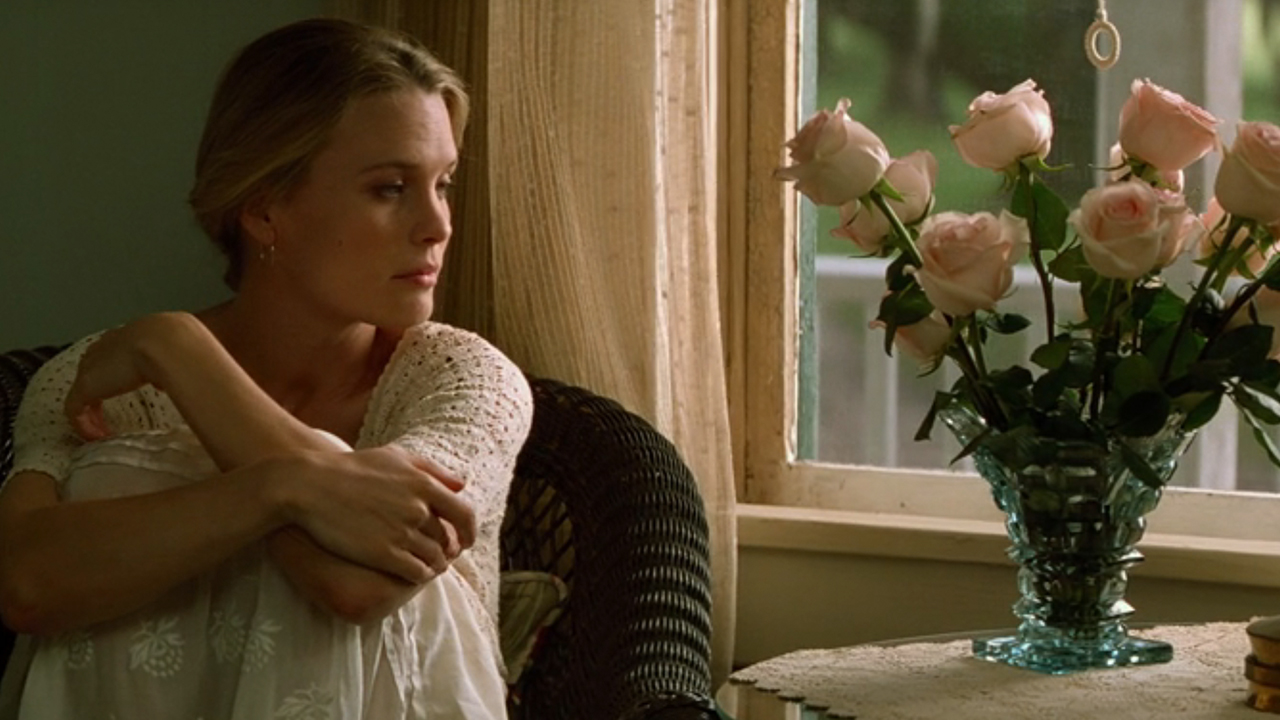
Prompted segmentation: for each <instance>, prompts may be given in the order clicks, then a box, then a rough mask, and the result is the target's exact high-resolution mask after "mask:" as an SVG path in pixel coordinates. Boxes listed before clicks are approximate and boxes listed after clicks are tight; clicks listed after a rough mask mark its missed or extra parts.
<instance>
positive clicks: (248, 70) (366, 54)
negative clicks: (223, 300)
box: [189, 19, 469, 289]
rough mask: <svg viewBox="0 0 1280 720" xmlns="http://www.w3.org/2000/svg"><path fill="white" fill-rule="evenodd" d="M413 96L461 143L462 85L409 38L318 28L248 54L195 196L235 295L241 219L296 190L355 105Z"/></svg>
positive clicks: (267, 38) (220, 92)
mask: <svg viewBox="0 0 1280 720" xmlns="http://www.w3.org/2000/svg"><path fill="white" fill-rule="evenodd" d="M411 88H417V89H420V90H423V91H425V92H428V93H439V94H440V95H441V97H443V98H444V102H445V107H446V108H447V109H448V111H449V118H450V121H451V124H452V127H453V136H454V141H455V142H457V143H458V144H461V143H462V133H463V129H464V127H465V126H466V122H467V113H468V109H469V102H468V99H467V94H466V91H465V90H464V88H463V84H462V81H461V80H460V79H459V78H458V76H457V75H456V74H455V73H454V72H453V71H452V70H450V69H449V68H448V67H446V66H445V65H444V64H443V63H441V62H440V61H439V60H437V59H436V58H435V57H434V56H432V55H431V53H429V52H428V51H427V50H426V49H425V48H423V47H422V45H420V44H419V43H418V42H417V41H416V40H414V39H413V38H411V37H409V36H408V35H405V34H402V33H398V32H393V31H390V30H386V29H383V28H376V27H369V26H365V25H358V24H356V23H352V22H347V21H345V20H335V19H312V20H303V21H301V22H297V23H293V24H291V25H286V26H284V27H282V28H279V29H277V30H274V31H272V32H270V33H267V34H266V35H264V36H262V37H260V38H258V39H257V40H255V41H253V42H252V43H250V44H249V45H247V46H246V47H245V48H244V49H243V50H241V51H240V53H239V54H238V55H237V56H236V57H235V59H234V60H232V62H231V64H230V65H228V66H227V69H226V70H225V71H224V72H223V74H222V78H221V79H220V80H219V82H218V87H217V90H216V91H215V92H214V96H213V102H212V104H211V105H210V108H209V115H208V118H207V119H206V121H205V127H204V135H203V136H202V137H201V139H200V149H199V151H198V152H197V155H196V179H195V185H194V186H193V187H192V189H191V194H190V196H189V200H190V203H191V207H192V209H193V210H194V211H195V215H196V219H197V220H198V221H199V223H200V226H201V227H202V228H203V229H204V232H205V233H206V234H207V235H208V236H209V238H210V239H212V240H213V242H214V244H215V245H217V246H218V249H219V250H221V251H222V253H223V254H224V255H226V256H227V262H228V265H227V271H226V273H225V274H224V275H223V279H224V280H225V281H226V283H227V285H228V286H230V287H231V288H232V289H235V288H237V287H238V286H239V283H240V276H241V271H242V255H241V253H242V248H241V245H242V241H241V232H240V215H241V213H242V212H243V210H244V209H245V207H246V206H247V205H248V203H251V202H255V201H258V200H270V199H272V198H277V197H280V196H282V195H284V194H286V193H288V192H289V191H290V190H291V189H293V188H294V187H295V186H296V185H297V183H298V182H299V181H300V180H302V178H303V177H305V175H306V172H307V169H308V168H309V167H310V165H311V161H312V159H313V158H314V157H315V156H316V153H318V152H319V151H320V149H321V148H322V147H323V145H324V143H325V140H326V139H327V138H328V136H329V133H330V132H331V131H332V130H333V128H334V126H336V125H337V124H338V121H339V120H340V119H341V118H342V115H343V113H344V112H345V111H346V109H347V107H348V106H349V105H350V104H351V103H352V102H353V101H354V100H357V99H359V98H361V97H365V96H368V95H371V94H374V93H381V92H391V91H397V90H405V89H411Z"/></svg>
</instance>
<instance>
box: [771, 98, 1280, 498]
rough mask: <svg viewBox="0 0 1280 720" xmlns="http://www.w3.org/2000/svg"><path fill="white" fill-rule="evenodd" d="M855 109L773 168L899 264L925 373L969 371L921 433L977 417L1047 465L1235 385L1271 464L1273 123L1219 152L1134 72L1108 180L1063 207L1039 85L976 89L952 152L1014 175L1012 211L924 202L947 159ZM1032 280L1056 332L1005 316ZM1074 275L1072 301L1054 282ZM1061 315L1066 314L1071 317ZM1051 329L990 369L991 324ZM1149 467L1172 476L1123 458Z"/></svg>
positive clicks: (1019, 461)
mask: <svg viewBox="0 0 1280 720" xmlns="http://www.w3.org/2000/svg"><path fill="white" fill-rule="evenodd" d="M848 107H849V101H848V100H842V101H841V102H840V103H839V105H838V106H837V107H836V109H835V110H834V111H827V110H823V111H821V112H819V113H817V114H816V115H815V116H814V117H813V118H811V119H810V120H809V121H808V122H807V123H805V125H804V126H803V128H802V129H801V130H800V132H799V133H798V134H797V135H796V136H795V137H794V138H793V139H791V140H790V141H789V142H788V143H787V147H788V148H789V149H790V154H791V160H792V164H790V165H788V166H786V167H783V168H780V169H779V170H778V171H777V176H778V177H779V178H781V179H785V180H792V181H795V185H796V189H797V190H798V191H799V192H801V193H802V194H804V195H805V196H807V197H808V198H809V199H810V200H812V201H813V202H814V203H816V204H818V205H829V206H837V207H839V209H840V218H841V225H840V227H839V228H836V229H835V230H833V231H832V234H834V235H837V236H841V237H845V238H848V239H849V240H851V241H852V242H853V243H854V244H856V245H857V246H858V247H859V248H860V249H861V250H863V251H865V252H866V253H868V254H870V255H874V256H878V257H885V258H891V263H890V264H889V266H888V269H887V271H886V276H885V283H886V293H885V295H884V298H883V300H882V302H881V304H880V308H879V314H878V318H877V321H876V324H877V325H878V326H882V327H883V328H884V330H885V333H886V336H885V349H886V352H890V351H891V349H892V347H893V346H894V345H895V344H896V345H897V347H898V348H899V349H900V350H903V351H905V352H908V353H910V354H911V355H913V356H915V357H917V358H919V359H920V360H921V361H922V362H923V363H924V364H925V366H926V371H932V370H933V369H936V368H937V367H938V366H939V364H940V363H942V362H943V361H946V360H949V361H952V362H954V363H956V365H957V366H958V368H959V370H960V372H961V374H960V378H959V380H958V381H957V382H956V384H955V385H954V386H953V387H952V388H950V389H949V390H948V391H946V392H940V393H938V395H937V396H936V397H935V399H934V402H933V405H932V407H931V409H930V411H929V412H928V414H927V416H926V417H925V419H924V422H923V423H922V425H921V428H920V430H919V432H918V433H917V439H921V438H926V437H928V436H929V434H930V432H931V428H932V426H933V423H934V420H935V418H936V417H937V414H938V413H939V411H942V410H944V409H946V408H948V407H955V406H960V407H964V408H967V409H968V410H970V411H973V412H976V413H977V414H978V415H979V416H980V417H981V419H982V421H983V423H984V424H985V430H984V431H983V432H981V433H980V434H978V435H977V437H975V438H973V439H972V440H971V441H970V442H968V443H967V444H966V447H965V448H964V450H963V451H962V452H961V457H963V456H964V455H967V454H968V453H971V452H973V451H974V450H975V449H977V448H979V447H982V448H985V449H986V450H987V451H989V452H990V453H991V454H992V455H993V456H995V457H996V458H997V459H999V460H1000V461H1002V462H1003V463H1004V464H1006V465H1007V466H1009V467H1010V468H1012V469H1014V470H1018V469H1021V468H1023V467H1026V466H1028V465H1031V464H1033V463H1035V462H1036V461H1037V452H1036V440H1037V439H1039V438H1049V439H1052V440H1055V441H1084V442H1088V443H1092V444H1096V445H1099V446H1101V447H1107V446H1108V444H1109V443H1111V442H1112V441H1113V440H1115V439H1117V438H1146V437H1151V436H1155V435H1157V434H1159V433H1162V432H1167V431H1170V430H1174V431H1180V432H1187V433H1189V432H1191V431H1194V430H1195V429H1196V428H1198V427H1200V426H1202V425H1204V424H1205V423H1206V422H1208V421H1209V420H1210V419H1211V418H1212V417H1213V416H1214V415H1215V414H1216V413H1217V411H1218V409H1219V407H1220V406H1221V404H1222V400H1223V398H1224V397H1229V398H1230V399H1231V400H1232V401H1234V403H1235V405H1236V406H1237V407H1238V408H1239V409H1240V412H1241V414H1242V416H1243V417H1244V419H1245V421H1246V422H1247V423H1248V424H1249V425H1250V426H1251V427H1252V428H1253V434H1254V436H1255V437H1256V438H1257V440H1258V441H1259V442H1260V443H1261V444H1262V446H1263V447H1264V448H1265V449H1266V452H1267V454H1268V455H1269V457H1270V458H1271V460H1272V462H1274V463H1276V464H1277V465H1280V449H1278V448H1277V447H1276V446H1275V444H1274V443H1273V442H1272V440H1271V438H1270V436H1269V435H1268V434H1267V433H1266V432H1264V426H1266V425H1273V424H1276V423H1280V391H1278V390H1277V386H1280V361H1277V359H1276V358H1277V356H1280V333H1277V332H1275V331H1274V327H1275V326H1276V325H1277V324H1280V262H1271V258H1272V253H1273V247H1274V245H1275V239H1276V236H1277V234H1280V127H1277V126H1275V125H1272V124H1270V123H1264V122H1241V123H1239V124H1238V126H1237V133H1236V137H1235V140H1234V142H1233V143H1232V144H1231V146H1230V147H1229V148H1225V147H1224V146H1223V145H1222V142H1221V140H1220V139H1219V136H1218V132H1217V126H1218V124H1219V121H1218V120H1217V119H1216V118H1214V117H1213V116H1212V115H1210V114H1209V113H1208V112H1206V111H1205V110H1204V109H1202V108H1200V107H1197V106H1196V105H1194V104H1192V103H1190V102H1188V101H1187V100H1185V99H1184V98H1182V97H1181V96H1180V95H1178V94H1176V93H1174V92H1171V91H1169V90H1166V89H1164V88H1161V87H1159V86H1157V85H1155V84H1153V83H1151V82H1149V81H1145V80H1137V81H1134V83H1133V85H1132V93H1131V95H1130V97H1129V98H1128V100H1127V101H1126V103H1125V104H1124V106H1123V108H1122V109H1121V112H1120V126H1119V137H1118V142H1117V143H1116V145H1115V147H1113V149H1112V163H1111V167H1108V168H1105V171H1106V173H1107V180H1106V182H1105V184H1102V185H1100V186H1098V187H1095V188H1093V189H1091V190H1089V191H1088V192H1086V193H1085V194H1084V196H1083V197H1082V198H1081V199H1080V202H1079V206H1078V207H1077V208H1075V209H1069V208H1068V207H1067V205H1066V204H1065V203H1064V202H1063V200H1062V199H1061V198H1060V197H1059V196H1058V195H1057V194H1056V193H1055V192H1054V191H1053V190H1052V189H1050V188H1049V186H1048V185H1046V184H1045V183H1044V182H1043V180H1042V178H1043V177H1045V176H1046V173H1049V172H1052V171H1053V169H1052V168H1050V167H1048V166H1047V165H1046V164H1045V158H1046V157H1047V155H1048V153H1049V148H1050V144H1051V142H1052V139H1053V119H1052V113H1051V111H1050V106H1049V103H1048V102H1047V101H1046V100H1045V98H1044V97H1043V92H1042V91H1040V90H1038V89H1037V88H1036V85H1035V83H1034V82H1033V81H1031V80H1028V81H1026V82H1023V83H1022V84H1020V85H1018V86H1016V87H1014V88H1012V89H1011V90H1010V91H1009V92H1007V93H1005V94H1003V95H1000V94H995V93H991V92H987V93H983V94H982V95H981V96H979V97H978V98H976V99H975V100H973V102H972V103H971V104H970V106H969V117H968V119H967V121H966V122H965V123H964V124H962V125H954V126H951V128H950V133H951V138H952V141H953V142H954V145H955V147H956V150H957V151H958V152H959V154H960V157H961V158H962V159H963V160H964V161H965V162H967V163H969V164H970V165H974V166H977V167H980V168H987V169H990V170H992V171H994V172H997V173H1002V174H1003V175H1004V178H1005V187H1006V191H1007V192H1009V194H1010V200H1009V206H1008V210H1005V211H1003V212H1001V213H1000V215H999V216H996V215H993V214H991V213H987V212H979V213H975V214H965V213H960V212H940V213H936V214H932V213H931V210H932V205H933V184H934V180H935V178H936V177H937V171H938V167H937V162H936V160H935V158H934V157H933V156H932V155H931V154H930V153H928V152H927V151H917V152H913V153H911V154H908V155H905V156H903V157H899V158H896V159H895V158H893V157H892V156H891V155H890V153H889V151H888V149H887V148H886V147H885V145H884V143H883V142H881V140H880V139H879V138H878V137H876V135H875V134H874V133H873V132H872V131H871V130H869V129H868V128H866V127H865V126H863V125H862V124H861V123H858V122H856V121H854V120H853V119H851V118H850V117H849V116H848V114H847V111H848ZM1210 152H1221V153H1222V154H1223V157H1222V163H1221V166H1220V169H1219V172H1218V174H1217V177H1216V180H1215V184H1214V195H1215V197H1214V198H1213V199H1212V200H1211V201H1210V202H1209V203H1208V210H1207V211H1206V212H1205V214H1203V215H1197V214H1196V213H1195V212H1194V211H1193V210H1192V209H1190V207H1189V206H1188V204H1187V200H1186V198H1185V197H1184V195H1183V193H1182V190H1183V169H1184V168H1185V167H1187V166H1189V165H1190V164H1191V163H1194V162H1196V161H1198V160H1200V159H1201V158H1203V157H1204V156H1205V155H1207V154H1208V153H1210ZM1185 251H1192V252H1194V254H1195V260H1194V262H1195V263H1196V264H1197V265H1198V266H1199V267H1200V272H1199V277H1198V278H1197V279H1195V280H1194V281H1186V282H1182V283H1176V282H1172V281H1169V280H1167V279H1166V278H1165V277H1163V276H1162V271H1163V270H1164V269H1165V268H1167V267H1169V266H1170V265H1171V264H1173V263H1174V261H1175V260H1177V259H1178V258H1179V257H1180V256H1181V255H1182V254H1183V253H1184V252H1185ZM1024 259H1025V260H1027V261H1029V263H1030V265H1031V266H1032V267H1033V268H1034V269H1035V273H1036V275H1037V277H1038V280H1039V286H1040V290H1041V292H1042V294H1043V303H1044V311H1045V316H1044V327H1043V328H1040V329H1038V330H1036V329H1033V328H1032V327H1031V326H1032V324H1033V323H1032V321H1031V320H1029V319H1028V318H1026V317H1023V316H1020V315H1017V314H1013V313H1005V312H1001V311H1000V302H1001V300H1002V299H1003V298H1004V297H1005V296H1006V295H1007V294H1008V293H1009V292H1010V289H1011V285H1012V282H1013V266H1014V265H1015V264H1016V263H1018V262H1020V261H1023V260H1024ZM1059 283H1070V284H1074V285H1076V286H1078V290H1079V302H1078V303H1073V307H1071V308H1065V309H1064V308H1058V307H1055V303H1054V286H1055V285H1056V284H1059ZM1064 310H1065V312H1064ZM1021 332H1036V333H1040V334H1041V335H1042V337H1043V341H1042V342H1039V344H1038V345H1037V346H1035V348H1034V350H1033V351H1032V352H1031V354H1030V361H1029V363H1028V364H1026V365H1013V366H1011V367H1000V368H997V367H990V366H988V364H987V362H986V354H985V353H984V347H985V346H986V344H987V342H988V340H989V338H990V337H991V335H993V334H1013V333H1021ZM1124 461H1125V463H1126V465H1127V466H1128V467H1129V469H1130V470H1131V471H1132V472H1133V473H1134V474H1135V475H1136V476H1137V477H1139V478H1140V479H1143V480H1144V481H1145V482H1149V483H1151V484H1158V483H1160V482H1162V479H1161V478H1160V477H1159V475H1158V474H1156V473H1155V472H1153V471H1152V469H1151V467H1150V466H1148V465H1147V463H1146V462H1145V461H1144V460H1143V458H1142V457H1141V455H1139V454H1137V453H1133V452H1126V453H1124Z"/></svg>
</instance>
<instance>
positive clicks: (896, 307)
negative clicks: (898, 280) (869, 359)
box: [876, 282, 933, 355]
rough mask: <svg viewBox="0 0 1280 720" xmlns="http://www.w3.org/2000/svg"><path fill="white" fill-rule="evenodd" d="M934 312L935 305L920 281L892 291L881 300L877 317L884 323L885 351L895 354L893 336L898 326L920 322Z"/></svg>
mask: <svg viewBox="0 0 1280 720" xmlns="http://www.w3.org/2000/svg"><path fill="white" fill-rule="evenodd" d="M932 312H933V305H932V304H931V303H930V302H929V298H927V297H925V294H924V290H922V289H921V288H920V285H919V284H918V283H914V282H913V283H911V284H910V285H908V286H907V287H905V288H903V289H902V290H899V291H897V292H890V293H889V294H888V295H885V296H884V297H883V298H882V299H881V300H880V312H879V313H878V314H877V315H876V319H877V320H879V321H880V322H882V323H884V325H885V328H884V352H885V354H886V355H892V354H893V338H894V335H895V334H897V332H898V328H900V327H904V326H906V325H912V324H915V323H918V322H920V321H921V320H923V319H925V318H926V317H928V316H929V314H930V313H932Z"/></svg>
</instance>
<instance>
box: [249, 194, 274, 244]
mask: <svg viewBox="0 0 1280 720" xmlns="http://www.w3.org/2000/svg"><path fill="white" fill-rule="evenodd" d="M272 207H273V203H271V202H268V201H267V199H266V198H255V199H254V200H251V201H249V202H247V203H245V206H244V208H243V209H242V210H241V211H240V229H241V231H242V234H241V237H242V238H243V239H244V240H245V241H246V243H247V244H251V245H250V247H249V249H250V250H251V251H252V252H255V253H256V254H262V253H263V252H265V251H266V249H267V248H273V249H274V247H275V244H276V234H277V228H276V226H275V223H274V222H272V212H271V209H272Z"/></svg>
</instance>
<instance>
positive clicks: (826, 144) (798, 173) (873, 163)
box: [774, 99, 889, 205]
mask: <svg viewBox="0 0 1280 720" xmlns="http://www.w3.org/2000/svg"><path fill="white" fill-rule="evenodd" d="M848 108H849V100H848V99H843V100H841V101H840V102H839V104H837V105H836V109H835V112H828V111H826V110H822V111H820V112H818V113H817V114H816V115H814V116H813V117H811V118H809V121H808V122H806V123H805V124H804V127H802V128H800V132H798V133H796V136H795V137H793V138H791V139H790V140H788V141H787V147H788V148H790V149H791V159H792V161H794V164H792V165H788V166H787V167H783V168H778V170H776V171H775V172H774V176H775V177H777V178H780V179H782V180H795V181H796V190H799V191H800V192H801V193H803V194H804V195H805V196H806V197H808V198H809V199H810V200H812V201H813V202H814V203H816V204H818V205H843V204H844V203H847V202H850V201H852V200H857V199H858V198H860V197H862V196H864V195H866V194H867V193H869V192H871V188H873V187H875V184H876V183H878V182H880V178H881V177H883V176H884V171H885V168H887V167H888V166H889V151H888V149H886V148H885V146H884V143H883V142H881V141H880V138H878V137H876V135H875V133H873V132H871V131H870V130H868V129H867V128H866V126H865V125H863V124H862V123H860V122H855V121H854V120H852V119H850V118H849V116H848V115H846V114H845V111H846V110H847V109H848Z"/></svg>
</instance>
